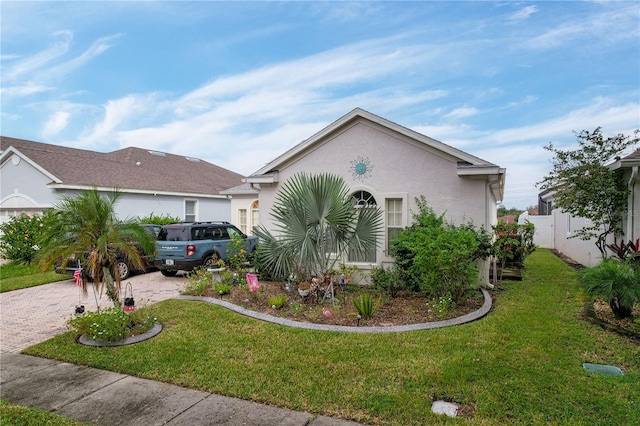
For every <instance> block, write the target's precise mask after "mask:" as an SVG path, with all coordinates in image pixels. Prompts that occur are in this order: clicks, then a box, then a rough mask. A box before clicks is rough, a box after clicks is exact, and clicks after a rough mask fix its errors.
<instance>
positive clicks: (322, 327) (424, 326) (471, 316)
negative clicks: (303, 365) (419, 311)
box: [173, 288, 493, 333]
mask: <svg viewBox="0 0 640 426" xmlns="http://www.w3.org/2000/svg"><path fill="white" fill-rule="evenodd" d="M480 291H481V292H482V294H483V296H484V303H483V304H482V306H481V307H480V309H478V310H476V311H473V312H470V313H468V314H465V315H463V316H461V317H457V318H451V319H448V320H443V321H434V322H424V323H419V324H407V325H393V326H389V327H381V326H375V327H367V326H361V327H356V326H346V325H326V324H316V323H308V322H299V321H292V320H290V319H286V318H280V317H274V316H272V315H268V314H263V313H262V312H256V311H252V310H250V309H245V308H243V307H241V306H238V305H235V304H233V303H230V302H227V301H225V300H220V299H216V298H213V297H204V296H182V295H181V296H175V297H173V298H174V299H178V300H194V301H201V302H207V303H211V304H214V305H218V306H222V307H223V308H227V309H229V310H232V311H234V312H237V313H239V314H242V315H245V316H248V317H251V318H255V319H259V320H262V321H266V322H270V323H274V324H279V325H284V326H287V327H295V328H303V329H307V330H317V331H342V332H348V333H392V332H404V331H417V330H430V329H434V328H443V327H451V326H454V325H461V324H465V323H468V322H472V321H476V320H478V319H480V318H482V317H484V316H485V315H487V314H488V313H489V311H490V310H491V306H492V304H493V301H492V299H491V295H490V294H489V292H488V291H487V290H485V289H484V288H481V289H480Z"/></svg>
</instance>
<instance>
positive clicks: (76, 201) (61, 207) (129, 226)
mask: <svg viewBox="0 0 640 426" xmlns="http://www.w3.org/2000/svg"><path fill="white" fill-rule="evenodd" d="M120 196H121V193H120V192H118V191H117V190H116V191H114V192H110V193H108V194H106V196H105V197H102V196H101V195H100V193H99V192H98V190H97V189H95V188H94V189H92V190H88V191H82V192H81V193H79V194H77V195H75V196H71V195H65V196H63V197H62V198H61V201H60V203H59V204H57V205H56V206H54V209H53V211H52V214H51V218H50V220H49V222H48V223H47V226H46V229H45V230H44V232H43V237H42V240H41V241H40V247H41V249H40V252H39V254H38V261H39V263H40V266H41V267H42V268H43V269H49V268H51V266H52V265H53V264H54V263H55V262H56V261H62V263H63V264H62V266H63V267H66V264H67V263H68V262H69V261H70V260H69V259H70V258H72V256H75V257H76V258H79V259H81V261H82V264H83V265H84V270H85V272H86V274H85V276H84V277H83V289H85V290H86V275H89V276H90V277H93V281H94V285H95V286H96V288H97V289H98V290H99V293H100V294H102V293H103V291H104V288H105V287H106V294H107V297H108V298H109V300H111V302H113V305H114V307H117V308H119V307H120V305H121V304H120V300H119V291H120V274H118V273H116V274H113V275H115V282H114V277H113V275H112V271H111V268H112V267H113V265H115V264H116V261H117V259H118V257H119V256H120V257H122V258H124V259H125V260H127V261H128V262H129V263H130V264H131V265H133V266H134V267H138V268H142V259H141V257H140V256H141V254H140V252H139V251H138V249H137V247H136V244H137V245H139V246H140V247H141V248H142V250H143V251H144V252H145V253H152V252H153V250H154V241H153V238H152V237H151V235H150V234H149V233H148V232H147V231H145V230H144V229H143V228H142V227H140V226H139V225H138V224H137V223H136V222H135V221H134V220H133V219H129V220H124V221H120V220H118V218H117V215H116V213H115V210H114V205H115V204H116V202H117V201H118V199H119V198H120Z"/></svg>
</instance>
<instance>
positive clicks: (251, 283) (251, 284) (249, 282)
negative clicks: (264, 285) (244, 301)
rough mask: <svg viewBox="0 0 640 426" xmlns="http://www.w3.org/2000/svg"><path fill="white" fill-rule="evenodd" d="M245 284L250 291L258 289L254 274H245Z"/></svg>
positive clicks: (256, 278)
mask: <svg viewBox="0 0 640 426" xmlns="http://www.w3.org/2000/svg"><path fill="white" fill-rule="evenodd" d="M247 285H248V286H249V291H250V292H251V293H253V292H254V291H256V290H258V289H259V288H260V283H259V282H258V276H257V275H256V274H247Z"/></svg>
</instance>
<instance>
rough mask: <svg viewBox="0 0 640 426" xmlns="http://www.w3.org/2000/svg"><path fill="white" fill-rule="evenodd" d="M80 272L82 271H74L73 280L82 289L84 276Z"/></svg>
mask: <svg viewBox="0 0 640 426" xmlns="http://www.w3.org/2000/svg"><path fill="white" fill-rule="evenodd" d="M80 271H81V270H80V269H76V270H75V271H73V279H74V280H76V285H77V286H78V287H82V275H81V272H80Z"/></svg>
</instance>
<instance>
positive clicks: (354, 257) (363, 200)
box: [349, 190, 378, 263]
mask: <svg viewBox="0 0 640 426" xmlns="http://www.w3.org/2000/svg"><path fill="white" fill-rule="evenodd" d="M351 198H352V199H353V201H354V207H355V208H357V209H358V208H367V207H375V206H377V205H378V203H377V202H376V199H375V197H374V196H373V195H371V193H370V192H367V191H362V190H361V191H356V192H354V193H353V194H351ZM349 262H366V263H376V248H375V247H372V248H370V249H369V250H367V252H366V253H363V254H360V255H358V254H357V253H355V252H352V251H349Z"/></svg>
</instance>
